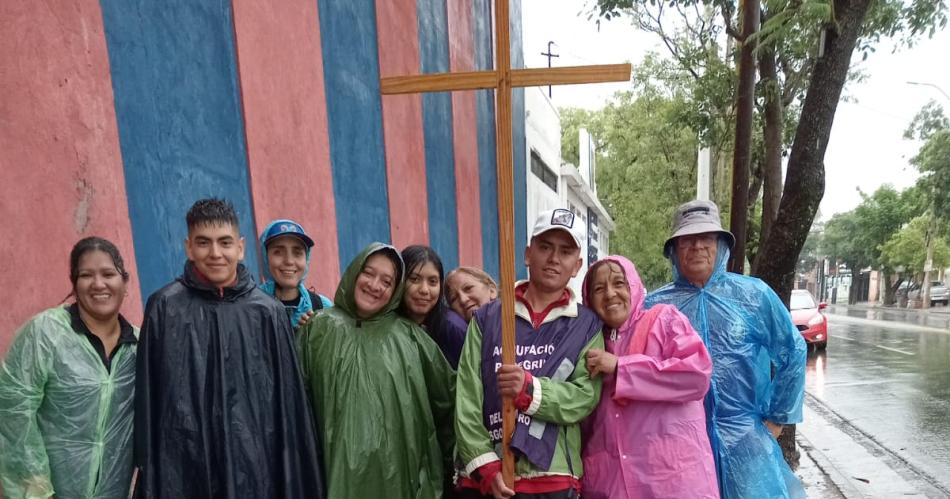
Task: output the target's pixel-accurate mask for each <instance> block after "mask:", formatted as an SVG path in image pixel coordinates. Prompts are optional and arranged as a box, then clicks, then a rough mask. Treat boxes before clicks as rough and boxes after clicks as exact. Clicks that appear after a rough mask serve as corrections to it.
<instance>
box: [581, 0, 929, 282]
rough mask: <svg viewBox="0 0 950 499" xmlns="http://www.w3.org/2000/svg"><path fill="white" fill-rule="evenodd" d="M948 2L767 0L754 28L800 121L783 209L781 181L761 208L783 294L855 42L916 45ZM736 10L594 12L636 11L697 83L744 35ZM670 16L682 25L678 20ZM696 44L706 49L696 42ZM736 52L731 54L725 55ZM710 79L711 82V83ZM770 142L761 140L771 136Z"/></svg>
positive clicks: (788, 115)
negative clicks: (713, 58)
mask: <svg viewBox="0 0 950 499" xmlns="http://www.w3.org/2000/svg"><path fill="white" fill-rule="evenodd" d="M946 11H947V5H946V2H945V1H932V0H908V1H906V2H905V1H901V0H881V1H878V2H874V3H873V8H872V2H871V1H870V0H832V1H827V0H800V1H794V2H792V1H787V2H783V1H779V2H767V3H765V6H764V8H763V19H764V22H763V23H762V28H761V30H760V31H759V32H758V33H757V35H756V36H757V37H758V44H759V46H760V47H761V49H760V55H761V54H762V52H761V51H762V50H766V51H767V50H769V49H772V50H774V57H775V62H776V68H777V69H778V71H777V72H776V77H777V79H778V80H779V81H780V82H781V83H782V85H781V87H782V89H781V90H782V92H781V93H779V92H773V93H774V95H782V97H783V99H782V103H784V104H786V107H785V108H784V109H783V111H784V115H783V116H782V118H783V119H784V120H785V121H786V124H787V122H788V121H790V120H791V121H794V122H795V133H794V138H793V139H792V141H791V146H790V154H789V161H788V170H787V175H786V179H785V184H784V186H783V188H782V189H781V191H782V195H781V198H780V199H781V201H780V203H779V207H778V212H777V213H775V214H774V216H773V214H772V213H770V211H771V209H772V208H771V205H772V204H774V199H775V196H776V194H775V191H774V190H770V191H769V192H770V199H771V201H770V208H768V209H763V218H762V220H763V222H762V229H763V230H762V232H763V233H764V234H765V235H766V236H767V237H766V238H765V239H764V240H763V241H761V242H760V244H759V248H760V250H759V253H760V255H761V256H759V257H758V259H757V260H758V261H757V262H756V265H755V267H756V268H755V269H754V273H755V274H756V275H758V276H759V277H761V278H762V279H763V280H765V281H766V282H767V283H769V284H770V285H771V286H772V287H773V288H774V289H775V290H776V291H777V292H778V293H779V295H780V296H781V297H782V298H783V299H784V300H785V301H787V300H788V297H789V294H790V290H791V287H792V284H793V279H794V262H796V261H797V255H798V253H799V251H800V250H801V248H802V245H803V244H804V240H805V238H806V237H807V235H808V232H809V229H810V227H811V223H812V220H813V219H814V215H815V213H816V211H817V209H818V204H819V202H820V201H821V198H822V196H823V194H824V164H823V158H824V153H825V150H826V148H827V144H828V138H829V137H830V133H831V125H832V122H833V120H834V114H835V110H836V108H837V103H838V101H839V99H840V96H841V92H842V89H843V87H844V85H845V82H846V81H847V80H848V77H849V64H850V61H851V57H852V54H853V53H854V52H855V50H857V51H859V52H862V53H863V54H864V56H865V57H867V56H868V54H869V53H870V52H872V51H873V50H874V46H875V44H877V43H878V42H879V41H880V40H881V39H882V38H884V37H891V38H896V39H898V41H899V42H900V43H901V44H903V45H911V44H913V41H914V39H915V38H916V37H919V36H922V35H932V34H933V33H934V32H935V30H936V29H937V28H938V27H943V26H945V25H946V22H947V14H946ZM735 14H736V12H735V7H734V4H733V2H731V1H725V0H709V1H699V0H672V1H671V2H658V1H656V0H597V1H596V2H595V9H594V11H593V15H599V16H601V17H604V18H606V19H611V18H614V17H618V16H621V15H629V16H631V17H632V18H633V19H634V21H635V22H636V23H637V25H638V26H640V27H642V28H645V29H647V30H648V31H651V32H654V33H657V34H658V35H659V36H660V37H661V39H663V41H664V43H665V44H666V46H667V47H668V48H669V51H670V53H671V57H672V59H673V60H674V61H676V62H677V63H678V64H679V65H680V66H681V68H682V70H683V71H684V72H685V73H686V74H688V75H691V76H692V77H693V79H694V80H695V81H697V82H700V81H703V80H704V79H705V77H706V74H705V73H704V72H702V68H703V67H704V66H703V65H704V64H706V65H708V61H709V59H710V54H718V49H719V47H718V46H717V45H716V42H715V40H716V39H717V36H718V35H719V34H720V33H722V32H725V33H727V34H728V35H729V36H731V37H732V38H731V40H738V39H739V38H740V35H739V34H738V32H737V31H736V29H735V25H736V15H735ZM664 16H668V17H669V18H671V19H672V20H673V21H672V22H671V21H669V20H668V19H666V18H665V17H664ZM717 17H721V21H720V22H718V23H717V22H714V19H715V18H717ZM665 21H666V22H665ZM670 24H673V25H677V24H678V25H680V26H682V28H680V29H679V30H677V29H670V28H669V25H670ZM819 42H821V43H819ZM690 45H692V47H698V48H694V49H690ZM819 45H820V46H819ZM816 48H817V50H815V49H816ZM730 57H732V55H731V54H727V55H726V57H725V58H724V60H726V61H728V59H729V58H730ZM768 57H769V56H768V55H766V56H761V57H760V58H759V59H760V66H762V67H766V66H769V64H765V65H762V64H761V63H762V62H763V60H764V59H767V58H768ZM765 62H767V61H765ZM697 68H698V69H697ZM766 71H768V69H767V70H766ZM770 79H771V76H763V80H770ZM733 81H734V80H733ZM707 86H713V85H708V82H707ZM762 87H765V88H768V87H773V91H774V87H775V85H771V84H769V85H764V86H762ZM803 89H804V90H803ZM802 92H804V93H802ZM766 95H767V92H766ZM729 102H731V99H730V100H729ZM766 102H772V101H770V100H768V99H766ZM799 106H800V107H799ZM710 109H712V110H713V111H721V110H722V109H723V108H722V107H718V108H717V107H710ZM773 111H774V108H773ZM795 117H797V118H798V119H797V120H796V119H794V118H795ZM711 121H715V118H713V119H711ZM771 121H773V124H772V125H771V126H773V127H776V126H780V125H779V124H777V123H774V121H776V120H771ZM772 131H773V132H774V130H772ZM767 136H769V137H771V138H770V139H769V141H768V142H769V144H771V146H770V147H771V149H770V151H769V152H770V153H772V154H771V155H768V154H763V155H762V157H763V158H766V157H767V158H774V157H775V156H774V149H775V140H774V137H775V135H774V134H772V135H767ZM765 142H766V141H764V140H763V141H762V143H763V145H764V144H765ZM775 177H776V176H775V175H774V166H773V167H772V168H771V169H770V170H769V174H768V175H767V177H765V178H769V179H772V182H773V183H774V179H775ZM753 182H755V180H753ZM763 183H764V180H763ZM745 201H747V202H748V201H749V200H745ZM733 202H735V200H733Z"/></svg>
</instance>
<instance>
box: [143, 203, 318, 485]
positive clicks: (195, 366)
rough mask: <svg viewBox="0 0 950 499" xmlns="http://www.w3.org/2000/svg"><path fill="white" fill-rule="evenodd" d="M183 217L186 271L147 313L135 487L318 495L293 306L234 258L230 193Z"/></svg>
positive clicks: (240, 249) (236, 245)
mask: <svg viewBox="0 0 950 499" xmlns="http://www.w3.org/2000/svg"><path fill="white" fill-rule="evenodd" d="M186 218H187V222H188V238H187V239H186V240H185V251H186V253H187V255H188V262H187V263H186V264H185V271H184V273H183V274H182V276H181V277H179V278H178V279H177V280H175V281H174V282H172V283H171V284H168V285H167V286H165V287H164V288H162V289H160V290H159V291H157V292H156V293H155V294H153V295H152V296H151V297H150V298H149V299H148V304H147V305H146V310H145V320H144V322H143V323H142V333H141V339H140V342H139V357H138V366H137V379H136V388H135V392H136V393H135V464H136V466H137V468H138V472H139V474H138V483H137V486H136V497H141V498H202V499H205V498H227V499H230V498H239V497H241V498H243V497H254V498H314V497H316V498H320V497H323V486H322V479H321V476H320V463H319V460H318V452H317V440H316V437H315V433H314V429H313V423H312V421H311V415H310V411H309V408H308V407H307V403H306V397H305V395H304V388H303V384H302V381H301V377H300V370H299V367H298V364H297V358H296V356H295V351H294V340H293V332H292V330H291V325H290V321H289V319H288V318H287V314H286V312H285V311H284V309H283V307H282V306H281V304H280V303H278V302H277V301H276V300H274V299H273V298H272V297H270V296H267V295H266V294H264V292H262V291H261V290H259V289H258V288H257V286H256V285H255V283H254V279H252V277H251V275H250V274H249V273H248V271H247V269H246V268H245V267H244V266H243V265H241V264H240V263H239V262H240V261H241V260H242V259H243V258H244V240H243V238H241V236H240V234H239V232H238V221H237V216H236V214H235V212H234V207H233V206H231V204H230V203H228V202H226V201H222V200H220V199H205V200H201V201H198V202H196V203H195V204H194V205H193V206H192V207H191V209H190V210H189V211H188V215H187V217H186Z"/></svg>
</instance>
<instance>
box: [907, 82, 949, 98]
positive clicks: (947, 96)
mask: <svg viewBox="0 0 950 499" xmlns="http://www.w3.org/2000/svg"><path fill="white" fill-rule="evenodd" d="M907 84H908V85H918V86H921V87H930V88H934V89H936V90H937V91H938V92H940V93H941V94H943V96H944V97H945V98H946V99H947V100H948V101H950V95H947V93H946V92H944V91H943V89H942V88H940V87H938V86H937V85H934V84H933V83H927V82H925V81H909V82H907Z"/></svg>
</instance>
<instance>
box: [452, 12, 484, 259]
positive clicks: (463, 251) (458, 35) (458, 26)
mask: <svg viewBox="0 0 950 499" xmlns="http://www.w3.org/2000/svg"><path fill="white" fill-rule="evenodd" d="M447 7H448V18H449V67H450V69H451V71H453V72H455V71H473V70H474V69H475V43H474V31H473V30H474V27H473V24H472V6H471V4H470V3H469V2H448V5H447ZM477 128H478V126H477V122H476V111H475V92H454V93H453V94H452V130H453V137H452V142H453V144H454V147H455V196H456V206H457V209H456V211H457V212H458V216H457V218H458V237H459V265H470V266H476V267H481V266H482V222H481V208H480V206H481V204H480V203H481V197H480V196H479V189H478V186H479V183H478V134H477V133H475V131H476V130H477Z"/></svg>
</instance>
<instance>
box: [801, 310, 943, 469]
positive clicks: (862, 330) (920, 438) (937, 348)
mask: <svg viewBox="0 0 950 499" xmlns="http://www.w3.org/2000/svg"><path fill="white" fill-rule="evenodd" d="M900 313H901V312H889V311H884V312H881V311H864V310H861V311H849V313H848V314H847V317H841V316H836V315H829V316H828V319H829V321H828V322H829V324H828V334H829V341H828V347H827V350H826V351H819V352H809V355H808V363H807V366H806V388H805V389H806V391H807V392H808V393H809V394H811V395H812V396H814V397H816V398H817V399H820V400H821V401H822V402H823V403H824V404H826V405H827V406H828V407H829V408H830V409H832V410H833V411H834V412H835V413H837V414H838V415H840V416H841V417H842V418H843V419H844V420H846V421H847V423H848V424H851V425H853V426H854V427H856V428H859V429H860V430H861V431H862V432H863V433H866V434H868V435H871V436H872V438H873V439H874V440H875V441H877V442H878V443H879V444H880V445H882V446H884V447H886V448H888V449H889V450H891V451H893V452H894V453H896V454H898V455H899V456H900V457H901V458H902V459H904V460H906V461H907V462H908V464H910V465H912V466H913V467H915V468H916V469H919V470H920V471H921V472H922V473H924V474H926V475H929V476H930V477H932V478H933V479H935V481H937V482H939V483H941V484H942V485H944V486H950V331H946V332H941V331H936V330H934V331H930V330H923V328H920V327H916V328H915V327H914V326H909V327H901V326H900V324H897V323H894V322H891V323H884V322H879V323H877V324H869V321H870V320H874V321H877V320H878V318H879V317H887V316H898V315H900ZM849 317H857V318H858V319H861V320H859V321H855V320H854V319H850V318H849Z"/></svg>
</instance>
